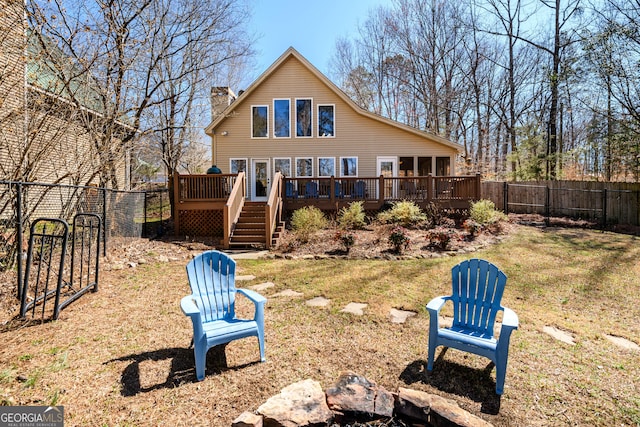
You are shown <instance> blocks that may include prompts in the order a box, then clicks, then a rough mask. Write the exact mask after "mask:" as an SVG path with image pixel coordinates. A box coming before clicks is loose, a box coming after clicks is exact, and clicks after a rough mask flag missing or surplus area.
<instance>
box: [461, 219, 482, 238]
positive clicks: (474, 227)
mask: <svg viewBox="0 0 640 427" xmlns="http://www.w3.org/2000/svg"><path fill="white" fill-rule="evenodd" d="M462 228H464V229H465V230H466V232H467V233H469V236H470V237H474V236H475V235H476V234H478V233H480V232H481V231H482V224H480V223H479V222H477V221H474V220H473V219H471V218H468V219H466V220H465V221H464V222H463V223H462Z"/></svg>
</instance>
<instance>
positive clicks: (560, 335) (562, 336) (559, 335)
mask: <svg viewBox="0 0 640 427" xmlns="http://www.w3.org/2000/svg"><path fill="white" fill-rule="evenodd" d="M542 332H544V333H545V334H548V335H551V336H552V337H553V338H555V339H557V340H558V341H562V342H563V343H565V344H569V345H575V344H576V342H575V341H574V339H573V336H572V335H571V334H570V333H568V332H565V331H561V330H560V329H558V328H554V327H553V326H545V327H544V328H542Z"/></svg>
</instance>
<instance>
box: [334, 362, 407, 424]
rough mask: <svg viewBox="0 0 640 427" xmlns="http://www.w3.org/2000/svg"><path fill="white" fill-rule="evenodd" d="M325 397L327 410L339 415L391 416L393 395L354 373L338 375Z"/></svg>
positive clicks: (348, 372)
mask: <svg viewBox="0 0 640 427" xmlns="http://www.w3.org/2000/svg"><path fill="white" fill-rule="evenodd" d="M326 395H327V404H328V405H329V408H331V409H332V410H334V411H338V412H340V413H345V412H347V413H353V414H355V415H372V414H373V415H376V416H380V417H392V416H393V409H394V398H393V395H392V394H391V393H390V392H388V391H387V390H385V389H384V388H382V387H380V386H378V385H376V383H374V382H373V381H369V380H368V379H366V378H365V377H363V376H361V375H358V374H356V373H354V372H350V371H346V372H343V373H342V374H340V377H339V378H338V381H336V383H335V384H334V386H333V387H331V388H329V389H327V391H326Z"/></svg>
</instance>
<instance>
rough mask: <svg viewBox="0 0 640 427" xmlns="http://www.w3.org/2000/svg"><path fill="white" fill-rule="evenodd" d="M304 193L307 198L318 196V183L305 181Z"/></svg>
mask: <svg viewBox="0 0 640 427" xmlns="http://www.w3.org/2000/svg"><path fill="white" fill-rule="evenodd" d="M304 194H305V197H307V198H313V199H317V198H318V184H316V183H315V182H313V181H309V182H307V185H305V187H304Z"/></svg>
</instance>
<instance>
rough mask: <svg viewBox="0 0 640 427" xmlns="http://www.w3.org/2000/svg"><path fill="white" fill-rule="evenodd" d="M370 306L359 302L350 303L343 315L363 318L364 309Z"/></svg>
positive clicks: (344, 309)
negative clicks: (347, 314)
mask: <svg viewBox="0 0 640 427" xmlns="http://www.w3.org/2000/svg"><path fill="white" fill-rule="evenodd" d="M367 305H368V304H362V303H359V302H350V303H349V304H347V305H346V306H345V307H344V308H343V309H342V310H340V311H341V312H343V313H349V314H353V315H356V316H362V315H363V314H364V311H363V310H364V309H365V308H367Z"/></svg>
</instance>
